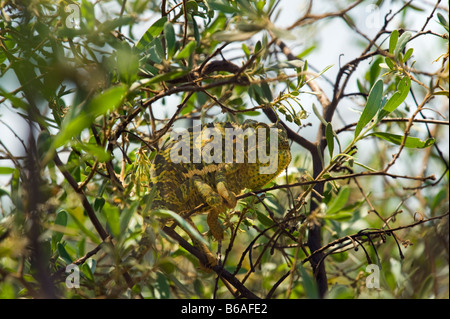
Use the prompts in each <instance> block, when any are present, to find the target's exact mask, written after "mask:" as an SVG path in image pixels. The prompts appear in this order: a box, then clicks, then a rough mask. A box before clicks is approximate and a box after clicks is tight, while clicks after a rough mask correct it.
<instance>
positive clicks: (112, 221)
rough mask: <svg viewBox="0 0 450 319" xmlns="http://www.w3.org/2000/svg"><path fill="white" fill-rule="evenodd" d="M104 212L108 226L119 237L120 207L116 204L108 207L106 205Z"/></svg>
mask: <svg viewBox="0 0 450 319" xmlns="http://www.w3.org/2000/svg"><path fill="white" fill-rule="evenodd" d="M103 212H104V213H105V216H106V220H107V222H108V227H109V229H110V230H111V233H112V234H113V236H114V237H116V238H118V237H119V236H120V235H121V232H120V218H119V209H118V208H117V207H115V206H108V207H106V205H105V207H104V209H103Z"/></svg>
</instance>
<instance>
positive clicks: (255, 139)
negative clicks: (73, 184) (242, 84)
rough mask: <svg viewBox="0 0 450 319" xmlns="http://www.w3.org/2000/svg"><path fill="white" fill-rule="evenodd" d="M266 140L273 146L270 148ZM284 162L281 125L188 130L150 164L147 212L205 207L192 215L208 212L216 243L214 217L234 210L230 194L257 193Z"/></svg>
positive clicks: (285, 143)
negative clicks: (245, 190) (149, 199)
mask: <svg viewBox="0 0 450 319" xmlns="http://www.w3.org/2000/svg"><path fill="white" fill-rule="evenodd" d="M271 139H274V140H273V141H272V142H275V143H272V144H271V143H270V142H271ZM269 150H270V152H269V153H268V151H269ZM290 161H291V153H290V150H289V141H288V138H287V133H286V131H285V129H284V128H283V126H282V125H281V124H265V123H260V122H256V121H253V120H247V121H245V122H244V123H243V124H236V123H229V122H224V123H209V124H205V125H202V126H201V127H200V126H197V127H194V128H191V129H189V130H186V131H184V132H183V134H180V135H179V137H178V138H172V139H170V140H168V142H166V143H165V144H164V145H163V146H162V147H161V149H160V150H159V151H158V153H157V154H156V156H155V158H154V160H153V162H152V164H151V167H150V189H151V188H152V187H154V188H156V192H155V195H154V197H153V202H152V204H151V209H168V210H171V211H174V212H176V213H178V214H180V215H183V214H184V213H187V212H189V211H191V210H192V209H194V208H196V207H197V206H199V205H200V204H206V206H205V207H204V208H202V209H201V210H199V211H197V212H196V213H208V216H207V223H208V226H209V229H210V232H211V234H212V235H213V237H214V238H215V239H216V240H218V241H221V240H222V239H223V228H222V226H221V224H220V222H219V219H218V217H219V214H221V213H223V212H225V211H226V209H228V208H230V209H231V208H234V207H235V206H236V195H238V194H240V193H241V192H242V191H243V190H244V189H249V190H256V189H260V188H261V187H263V186H264V185H265V184H267V183H268V182H270V181H271V180H273V179H274V178H275V177H277V176H278V175H279V174H280V173H281V172H282V171H283V170H284V169H285V168H286V167H287V166H288V165H289V163H290ZM188 221H189V222H190V223H191V224H192V225H193V223H192V221H191V220H190V219H188ZM191 238H192V240H193V242H194V244H195V245H197V246H199V247H200V249H201V250H202V251H203V252H204V253H205V254H206V255H207V257H208V260H209V261H210V264H211V265H212V266H214V265H216V264H217V261H216V258H215V257H214V256H213V255H212V254H211V253H210V252H209V250H208V249H207V248H206V246H205V245H203V244H201V243H198V241H196V240H195V239H194V238H193V237H192V236H191Z"/></svg>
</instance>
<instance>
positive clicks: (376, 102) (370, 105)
mask: <svg viewBox="0 0 450 319" xmlns="http://www.w3.org/2000/svg"><path fill="white" fill-rule="evenodd" d="M382 97H383V80H381V79H380V80H378V81H377V82H376V83H375V84H374V86H373V87H372V89H371V90H370V92H369V97H368V98H367V103H366V106H365V108H364V110H363V112H362V114H361V117H360V118H359V121H358V124H357V125H356V129H355V138H356V137H358V136H359V134H360V133H361V131H362V129H363V128H364V127H365V126H366V125H367V124H368V123H369V122H370V121H371V120H372V118H373V117H374V116H375V114H377V112H378V110H379V108H380V106H381V99H382Z"/></svg>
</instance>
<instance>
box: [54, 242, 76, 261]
mask: <svg viewBox="0 0 450 319" xmlns="http://www.w3.org/2000/svg"><path fill="white" fill-rule="evenodd" d="M57 249H58V253H59V256H60V257H61V258H62V259H64V261H65V262H66V264H68V265H69V264H71V263H72V262H73V261H72V258H71V257H70V256H69V253H68V252H67V251H66V248H64V245H63V244H61V243H58V244H57Z"/></svg>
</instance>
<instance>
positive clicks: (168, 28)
mask: <svg viewBox="0 0 450 319" xmlns="http://www.w3.org/2000/svg"><path fill="white" fill-rule="evenodd" d="M164 37H165V39H166V45H167V58H168V59H170V58H171V57H172V56H173V54H174V53H175V49H176V42H177V39H176V37H175V30H174V28H173V24H172V23H170V22H169V21H167V22H166V23H165V24H164Z"/></svg>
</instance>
